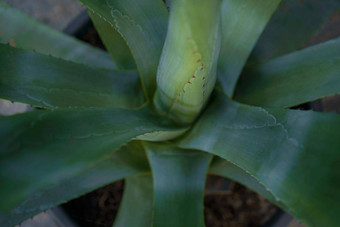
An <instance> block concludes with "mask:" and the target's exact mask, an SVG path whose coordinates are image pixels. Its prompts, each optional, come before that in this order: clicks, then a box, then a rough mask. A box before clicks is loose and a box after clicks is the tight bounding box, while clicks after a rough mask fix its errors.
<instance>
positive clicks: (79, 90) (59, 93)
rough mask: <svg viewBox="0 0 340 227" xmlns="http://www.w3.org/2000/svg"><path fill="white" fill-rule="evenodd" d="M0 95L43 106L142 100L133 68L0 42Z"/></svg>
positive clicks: (130, 103)
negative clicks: (110, 67)
mask: <svg viewBox="0 0 340 227" xmlns="http://www.w3.org/2000/svg"><path fill="white" fill-rule="evenodd" d="M0 64H1V67H0V97H1V98H4V99H8V100H11V101H18V102H23V103H28V104H32V105H34V106H40V107H44V108H58V107H120V108H134V107H137V106H140V105H141V104H142V103H143V101H144V95H143V91H142V89H141V87H140V81H139V79H138V75H137V73H135V72H119V71H109V70H106V69H99V68H93V67H90V66H85V65H81V64H77V63H73V62H68V61H65V60H62V59H57V58H54V57H50V56H45V55H41V54H37V53H34V52H31V51H24V50H20V49H17V48H13V47H10V46H7V45H3V44H0Z"/></svg>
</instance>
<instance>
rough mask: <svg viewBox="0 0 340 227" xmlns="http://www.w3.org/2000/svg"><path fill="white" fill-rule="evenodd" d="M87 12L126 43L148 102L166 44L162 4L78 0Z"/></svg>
mask: <svg viewBox="0 0 340 227" xmlns="http://www.w3.org/2000/svg"><path fill="white" fill-rule="evenodd" d="M80 2H82V3H83V4H84V5H85V7H87V8H88V10H90V11H92V12H93V13H94V14H96V15H98V16H100V17H101V18H103V19H104V20H105V21H107V22H108V23H110V24H111V26H113V27H114V28H115V29H116V30H117V32H119V33H120V34H121V36H122V37H123V38H124V40H125V41H126V43H127V45H128V47H129V48H130V50H131V53H132V55H133V57H134V59H135V61H136V65H137V68H138V71H139V72H140V76H141V80H142V86H143V89H144V92H145V93H146V95H147V97H148V98H149V99H151V98H152V96H153V94H154V91H155V89H156V73H157V66H158V62H159V57H160V55H161V51H162V47H163V43H164V40H165V35H166V29H167V20H168V11H167V9H166V6H165V4H164V3H163V2H162V1H161V0H142V1H140V0H118V1H117V0H106V1H102V0H80Z"/></svg>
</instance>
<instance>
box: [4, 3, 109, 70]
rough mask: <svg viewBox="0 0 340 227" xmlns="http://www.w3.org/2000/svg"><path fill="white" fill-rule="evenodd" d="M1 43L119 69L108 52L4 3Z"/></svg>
mask: <svg viewBox="0 0 340 227" xmlns="http://www.w3.org/2000/svg"><path fill="white" fill-rule="evenodd" d="M0 43H10V44H11V45H13V46H16V47H20V48H23V49H27V50H35V51H37V52H39V53H42V54H46V55H52V56H55V57H59V58H63V59H66V60H71V61H75V62H78V63H84V64H88V65H93V66H97V67H102V68H108V69H113V68H114V67H115V66H114V64H113V62H112V60H111V59H110V56H109V55H108V54H107V53H105V52H104V51H102V50H100V49H97V48H94V47H91V46H90V45H88V44H86V43H84V42H81V41H79V40H77V39H75V38H73V37H71V36H67V35H65V34H63V33H61V32H58V31H56V30H54V29H52V28H49V27H48V26H46V25H44V24H41V23H39V22H37V21H35V20H33V19H32V18H30V17H28V16H26V15H25V14H23V13H21V12H20V11H18V10H15V9H13V8H11V7H9V6H8V5H7V4H5V3H4V2H2V1H1V0H0ZM2 65H3V64H2Z"/></svg>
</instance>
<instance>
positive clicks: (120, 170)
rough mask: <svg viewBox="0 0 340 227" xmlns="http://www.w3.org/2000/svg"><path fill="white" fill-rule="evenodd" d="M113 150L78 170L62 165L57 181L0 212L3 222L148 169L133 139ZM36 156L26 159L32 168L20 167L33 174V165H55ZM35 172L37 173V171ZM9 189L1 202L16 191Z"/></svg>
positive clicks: (9, 223) (12, 222)
mask: <svg viewBox="0 0 340 227" xmlns="http://www.w3.org/2000/svg"><path fill="white" fill-rule="evenodd" d="M111 153H112V154H109V155H107V156H106V157H104V158H102V157H101V156H97V157H95V158H93V160H92V164H89V165H84V166H82V167H80V168H79V169H78V170H77V171H71V172H67V170H68V169H67V168H66V171H65V170H62V169H59V172H60V173H63V174H64V175H63V176H62V177H61V178H62V179H59V180H58V181H54V182H53V181H51V184H50V185H48V187H46V188H44V189H42V190H38V191H32V189H31V191H30V193H28V194H27V195H26V198H25V200H24V201H23V202H22V203H21V204H20V205H19V206H17V207H16V208H14V209H12V210H10V211H9V212H0V223H1V225H2V226H12V225H15V224H18V223H20V222H21V221H23V220H25V219H27V218H30V217H33V216H34V215H35V214H37V213H40V212H42V211H45V210H47V209H49V208H52V207H54V206H57V205H59V204H61V203H63V202H66V201H68V200H71V199H73V198H76V197H78V196H80V195H83V194H85V193H87V192H89V191H92V190H93V189H96V188H99V187H101V186H103V185H106V184H108V183H112V182H114V181H116V180H119V179H121V178H124V177H128V176H132V175H134V174H140V173H143V172H147V171H149V166H148V162H147V159H146V156H145V152H144V149H143V147H141V146H140V143H139V142H131V143H129V144H128V145H127V146H123V147H122V148H121V149H120V150H119V151H117V152H115V153H113V152H111ZM80 157H81V154H80ZM34 158H36V156H32V157H29V158H27V159H26V160H25V161H26V162H30V165H31V166H33V167H31V169H24V167H25V165H24V166H17V168H18V170H17V171H23V172H26V171H28V172H31V173H32V174H34V171H33V169H34V168H35V169H37V170H36V171H39V170H42V169H43V170H44V171H45V170H46V169H45V168H44V167H42V166H39V165H45V166H48V165H53V162H49V163H38V162H39V160H34ZM52 158H53V157H52ZM78 159H79V164H80V163H82V162H84V159H82V158H78ZM100 159H102V160H100ZM35 164H36V165H38V168H36V167H34V165H35ZM71 165H74V164H72V163H69V165H68V166H71ZM26 167H27V164H26ZM6 173H7V174H8V176H7V177H9V176H10V175H11V174H12V172H6ZM35 174H37V175H38V173H35ZM41 174H43V173H41ZM45 175H46V176H48V173H45ZM44 177H45V176H44ZM1 179H2V182H1V183H0V185H2V187H4V184H6V183H10V185H9V187H8V189H12V190H18V189H14V187H15V184H14V183H13V182H12V183H11V182H9V181H8V180H7V181H3V180H4V178H3V177H2V178H1ZM54 179H55V178H54ZM52 180H53V179H52ZM39 183H42V182H39V181H37V182H31V183H30V184H31V187H32V185H34V184H39ZM21 187H23V188H26V187H27V185H25V184H24V185H20V186H18V188H21ZM1 190H3V189H1ZM1 190H0V191H1ZM23 190H24V189H23ZM6 192H7V193H8V194H6V196H5V197H1V198H2V203H6V202H7V200H6V199H5V198H6V197H8V196H12V194H11V193H13V192H8V191H6ZM0 194H2V193H0Z"/></svg>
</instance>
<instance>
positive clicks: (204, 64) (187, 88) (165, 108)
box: [154, 0, 220, 123]
mask: <svg viewBox="0 0 340 227" xmlns="http://www.w3.org/2000/svg"><path fill="white" fill-rule="evenodd" d="M219 6H220V1H219V0H212V1H205V0H198V1H193V0H185V1H174V2H173V3H172V7H171V11H170V19H169V27H168V34H167V37H166V41H165V44H164V48H163V52H162V56H161V60H160V64H159V67H158V72H157V92H156V95H155V97H154V103H155V106H156V108H157V109H158V110H159V111H160V112H161V113H163V114H164V115H167V116H168V117H170V118H173V119H175V120H176V121H178V122H181V123H190V122H192V121H193V120H194V119H195V118H196V116H197V115H198V114H199V112H200V111H201V109H202V108H203V107H204V105H205V103H206V101H207V100H208V98H209V96H210V94H211V92H212V90H213V88H214V85H215V82H216V63H217V57H218V53H219V49H220V15H219V11H220V10H219Z"/></svg>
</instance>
